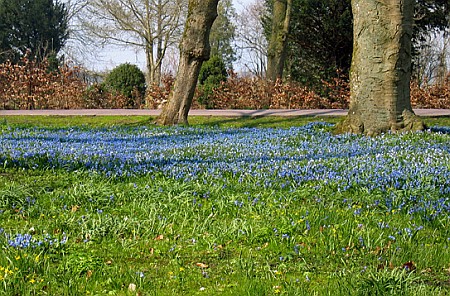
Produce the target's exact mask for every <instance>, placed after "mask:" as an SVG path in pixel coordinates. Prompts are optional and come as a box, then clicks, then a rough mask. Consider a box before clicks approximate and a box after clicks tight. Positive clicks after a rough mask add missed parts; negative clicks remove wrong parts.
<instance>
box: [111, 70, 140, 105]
mask: <svg viewBox="0 0 450 296" xmlns="http://www.w3.org/2000/svg"><path fill="white" fill-rule="evenodd" d="M105 84H106V86H107V87H108V88H110V89H111V90H113V91H116V92H117V93H119V94H121V95H123V96H125V97H127V98H128V103H127V107H138V106H140V105H141V104H142V103H143V102H142V100H143V98H144V95H145V88H146V85H145V76H144V73H143V72H142V71H141V70H140V69H139V68H138V67H137V66H136V65H131V64H128V63H127V64H122V65H119V66H117V67H116V68H114V69H113V70H112V71H111V73H109V74H108V76H107V77H106V80H105Z"/></svg>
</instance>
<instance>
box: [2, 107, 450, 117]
mask: <svg viewBox="0 0 450 296" xmlns="http://www.w3.org/2000/svg"><path fill="white" fill-rule="evenodd" d="M160 112H161V110H149V109H76V110H0V116H10V115H44V116H105V115H122V116H135V115H144V116H157V115H159V113H160ZM347 112H348V110H343V109H315V110H296V109H291V110H287V109H277V110H275V109H273V110H191V111H190V112H189V115H191V116H224V117H245V116H247V117H256V116H344V115H346V114H347ZM414 112H415V113H416V114H417V115H419V116H450V109H414Z"/></svg>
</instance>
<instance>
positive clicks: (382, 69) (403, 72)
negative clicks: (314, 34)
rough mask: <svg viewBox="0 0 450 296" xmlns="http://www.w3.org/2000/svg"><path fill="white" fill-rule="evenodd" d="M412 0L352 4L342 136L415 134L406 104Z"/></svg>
mask: <svg viewBox="0 0 450 296" xmlns="http://www.w3.org/2000/svg"><path fill="white" fill-rule="evenodd" d="M414 3H415V1H414V0H352V10H353V16H354V27H353V34H354V45H353V60H352V66H351V77H350V88H351V94H350V110H349V113H348V116H347V119H346V120H345V122H343V123H342V125H341V128H342V130H344V131H348V132H354V133H364V134H367V135H376V134H379V133H382V132H386V131H389V130H390V131H398V130H402V131H403V130H420V129H423V128H424V125H423V123H422V121H421V120H420V119H419V118H418V117H417V116H416V115H415V114H414V112H413V110H412V107H411V100H410V89H409V87H410V78H411V38H412V28H413V14H414Z"/></svg>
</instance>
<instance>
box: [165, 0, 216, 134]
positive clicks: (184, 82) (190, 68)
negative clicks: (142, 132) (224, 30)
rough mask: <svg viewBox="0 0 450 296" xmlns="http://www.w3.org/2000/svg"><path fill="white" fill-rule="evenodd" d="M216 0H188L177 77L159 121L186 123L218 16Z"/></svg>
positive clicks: (166, 123) (207, 56) (170, 123)
mask: <svg viewBox="0 0 450 296" xmlns="http://www.w3.org/2000/svg"><path fill="white" fill-rule="evenodd" d="M218 2H219V0H189V8H188V10H189V11H188V18H187V20H186V26H185V29H184V34H183V39H182V41H181V46H180V64H179V66H178V72H177V77H176V80H175V85H174V89H173V91H172V93H171V95H170V97H169V101H168V102H167V104H166V105H165V106H164V108H163V110H162V112H161V115H160V116H159V118H158V123H159V124H162V125H174V124H180V123H181V124H188V119H187V118H188V113H189V109H190V108H191V104H192V99H193V97H194V91H195V87H196V86H197V80H198V74H199V72H200V68H201V66H202V63H203V62H204V61H205V60H207V59H208V58H209V54H210V51H211V48H210V45H209V33H210V31H211V26H212V24H213V22H214V20H215V19H216V17H217V4H218Z"/></svg>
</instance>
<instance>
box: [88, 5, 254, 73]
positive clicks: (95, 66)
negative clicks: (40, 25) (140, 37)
mask: <svg viewBox="0 0 450 296" xmlns="http://www.w3.org/2000/svg"><path fill="white" fill-rule="evenodd" d="M253 2H254V0H233V5H234V7H235V8H236V12H237V13H239V11H240V10H241V9H242V7H245V6H246V5H249V4H251V3H253ZM97 55H98V58H96V61H95V63H94V62H92V61H90V62H89V64H88V65H84V66H85V67H87V68H88V69H89V70H93V71H108V70H112V69H113V68H115V67H116V66H118V65H120V64H123V63H130V64H136V65H138V66H139V67H140V68H141V69H142V70H144V69H145V57H144V54H143V52H142V51H139V50H136V49H133V48H125V47H112V46H110V47H107V48H104V49H100V51H99V52H97Z"/></svg>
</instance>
